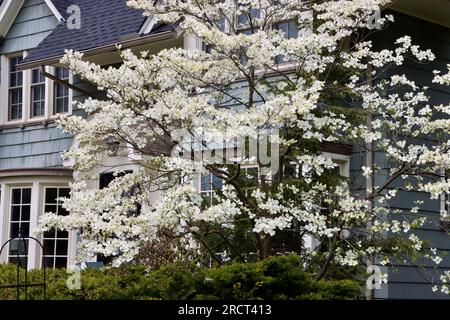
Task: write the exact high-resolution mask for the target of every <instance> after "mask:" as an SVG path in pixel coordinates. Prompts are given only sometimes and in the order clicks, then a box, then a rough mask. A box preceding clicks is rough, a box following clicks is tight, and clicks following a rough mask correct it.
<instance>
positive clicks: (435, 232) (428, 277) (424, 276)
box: [352, 13, 450, 299]
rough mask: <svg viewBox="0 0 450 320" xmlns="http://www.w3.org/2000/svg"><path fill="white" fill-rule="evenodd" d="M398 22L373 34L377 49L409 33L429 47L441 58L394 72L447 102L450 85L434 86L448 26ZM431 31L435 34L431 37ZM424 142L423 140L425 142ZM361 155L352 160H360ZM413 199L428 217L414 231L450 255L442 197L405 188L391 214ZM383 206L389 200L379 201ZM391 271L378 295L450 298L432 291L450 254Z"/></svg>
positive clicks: (449, 44) (449, 50)
mask: <svg viewBox="0 0 450 320" xmlns="http://www.w3.org/2000/svg"><path fill="white" fill-rule="evenodd" d="M394 16H395V18H396V22H395V23H394V24H392V25H391V26H390V27H389V28H388V29H387V31H384V32H382V33H380V34H379V36H375V40H374V43H375V46H374V47H375V48H376V49H378V50H380V49H383V48H386V47H387V46H389V44H391V43H393V42H394V41H395V39H397V38H399V37H401V36H404V35H410V36H411V37H412V41H413V44H418V45H420V47H421V48H422V49H431V50H432V51H433V52H434V53H435V55H436V57H437V59H436V60H435V61H434V62H433V63H431V64H429V65H426V64H417V63H413V62H410V61H408V62H407V63H406V65H405V66H402V67H401V68H397V69H396V70H395V73H397V74H405V75H406V76H407V77H410V78H411V79H412V80H414V81H415V82H416V83H417V84H418V85H427V86H429V87H430V90H429V91H428V94H429V95H430V96H431V100H432V103H435V104H436V103H437V104H448V103H449V102H450V91H449V90H448V88H445V87H443V86H439V85H430V84H431V80H432V78H433V74H432V71H433V70H441V71H444V70H445V67H446V65H447V64H448V63H450V30H449V29H448V28H444V27H441V26H438V25H434V24H431V23H428V22H425V21H422V20H419V19H416V18H412V17H409V16H406V15H402V14H397V13H395V14H394ZM430 35H432V36H430ZM424 143H425V142H424ZM357 156H358V155H357V154H355V155H354V156H353V157H352V159H355V162H356V160H357ZM375 159H376V163H377V164H378V165H380V167H381V168H383V169H384V170H382V171H381V172H380V173H379V174H378V176H377V177H375V185H376V186H380V185H381V184H382V183H383V182H384V181H385V180H386V176H387V173H388V172H387V168H388V164H387V162H386V159H385V158H384V155H383V154H382V153H377V154H376V155H375ZM358 165H360V164H354V165H352V168H353V172H355V173H358ZM363 165H364V164H363ZM404 183H405V181H404V180H403V179H397V180H396V181H394V183H393V184H392V185H391V187H395V188H397V187H400V188H402V187H403V186H404ZM415 201H423V204H422V205H420V206H419V207H420V211H419V213H418V215H420V216H426V217H427V218H429V220H430V221H429V222H427V223H426V224H425V225H424V226H423V227H422V228H421V229H419V230H415V231H414V233H415V234H416V235H417V236H419V237H420V238H423V239H425V240H427V241H429V242H430V244H431V246H432V247H435V248H437V249H438V250H439V252H440V253H441V255H446V254H448V253H450V235H449V234H448V233H447V232H446V231H444V230H442V229H441V228H440V224H439V222H440V213H439V212H440V209H441V204H440V200H436V199H434V200H433V199H430V196H429V194H426V193H423V192H419V191H414V190H413V191H406V190H404V189H403V188H402V190H400V191H399V192H398V194H397V197H396V198H394V199H392V200H391V201H390V202H389V203H388V204H387V206H388V207H389V208H390V209H394V210H395V209H399V210H400V211H401V213H402V214H400V215H397V216H395V217H394V216H392V217H391V219H398V220H401V219H402V216H408V215H409V214H410V213H409V211H410V210H411V208H412V207H414V206H415V204H414V202H415ZM378 205H385V204H378ZM384 269H385V270H387V271H388V272H389V279H390V280H389V283H388V284H386V285H383V288H382V290H375V296H376V297H377V298H389V299H448V298H450V296H448V295H443V294H441V293H439V292H436V293H434V292H433V291H432V290H431V289H432V285H431V284H430V281H435V282H439V279H438V274H439V273H441V272H442V271H444V270H448V269H450V257H449V256H448V255H447V256H444V261H443V262H442V263H441V264H440V265H439V266H437V267H436V265H435V264H433V263H432V262H430V261H429V260H427V261H424V260H423V259H422V260H418V261H416V262H414V263H411V262H408V261H394V262H393V265H391V266H388V267H387V268H384Z"/></svg>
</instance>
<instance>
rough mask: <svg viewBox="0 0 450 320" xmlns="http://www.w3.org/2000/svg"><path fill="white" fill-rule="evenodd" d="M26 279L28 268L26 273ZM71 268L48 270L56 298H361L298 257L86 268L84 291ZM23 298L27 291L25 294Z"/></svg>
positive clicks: (1, 268)
mask: <svg viewBox="0 0 450 320" xmlns="http://www.w3.org/2000/svg"><path fill="white" fill-rule="evenodd" d="M15 271H16V268H15V266H13V265H0V285H5V284H14V283H15V281H16V272H15ZM21 275H22V281H23V270H21ZM41 277H42V270H32V271H30V273H29V279H30V283H38V282H39V281H41ZM68 277H69V275H68V273H67V272H66V270H62V269H60V270H53V269H52V270H47V284H48V288H47V298H48V299H50V300H68V299H71V300H99V299H100V300H116V299H122V300H123V299H126V300H144V299H163V300H186V299H197V300H201V299H237V300H239V299H246V300H247V299H249V300H253V299H268V300H274V299H327V300H328V299H357V298H360V297H361V296H360V294H361V287H360V283H358V282H357V281H355V280H320V281H315V279H314V278H313V276H312V275H311V274H308V273H305V272H303V271H302V269H301V261H300V257H298V256H296V255H289V256H280V257H271V258H269V259H267V260H265V261H260V262H257V263H234V264H231V265H228V266H224V267H222V268H212V269H208V268H199V267H195V266H192V265H191V266H189V265H180V264H171V265H166V266H163V267H161V269H159V270H156V271H153V272H147V271H146V268H145V266H136V265H128V266H123V267H120V268H108V269H85V270H82V272H81V289H80V290H70V289H68V288H67V285H66V281H67V279H68ZM15 298H16V291H15V290H14V289H8V290H0V300H7V299H15ZM21 298H22V299H23V298H24V296H23V292H22V295H21ZM28 298H29V299H30V300H34V299H42V289H40V288H30V289H29V293H28Z"/></svg>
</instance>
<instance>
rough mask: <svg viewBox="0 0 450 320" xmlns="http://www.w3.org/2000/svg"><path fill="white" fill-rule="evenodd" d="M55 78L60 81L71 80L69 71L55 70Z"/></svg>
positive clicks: (64, 69) (63, 69)
mask: <svg viewBox="0 0 450 320" xmlns="http://www.w3.org/2000/svg"><path fill="white" fill-rule="evenodd" d="M55 76H56V77H58V78H59V79H63V80H64V79H69V69H66V68H55Z"/></svg>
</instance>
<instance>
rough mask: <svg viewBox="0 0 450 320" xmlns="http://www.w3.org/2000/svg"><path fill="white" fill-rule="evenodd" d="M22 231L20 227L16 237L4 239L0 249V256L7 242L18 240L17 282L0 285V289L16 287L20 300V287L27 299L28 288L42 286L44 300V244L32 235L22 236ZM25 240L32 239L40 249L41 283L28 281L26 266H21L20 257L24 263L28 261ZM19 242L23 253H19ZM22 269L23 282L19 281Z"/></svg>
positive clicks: (17, 297)
mask: <svg viewBox="0 0 450 320" xmlns="http://www.w3.org/2000/svg"><path fill="white" fill-rule="evenodd" d="M23 234H24V232H23V230H22V228H20V230H19V236H18V237H16V238H11V239H9V240H8V241H6V242H5V243H4V244H3V245H2V247H1V249H0V256H1V255H2V253H3V250H4V249H5V248H6V247H7V245H8V244H11V243H13V242H14V241H16V240H17V241H18V243H17V255H16V257H17V262H16V266H17V283H16V284H10V285H0V290H1V289H16V295H17V296H16V299H17V300H20V292H21V289H24V293H25V295H24V297H25V300H27V299H28V288H33V287H42V289H43V298H44V300H45V299H46V289H47V282H46V268H45V259H44V258H45V253H44V246H43V245H42V243H41V242H40V241H39V240H38V239H36V238H33V237H30V236H24V235H23ZM27 240H32V241H35V242H36V243H37V244H39V247H40V249H41V250H42V257H43V258H42V261H44V263H43V266H42V283H28V267H27V266H26V265H25V266H22V259H24V260H25V263H27V262H28V246H27ZM21 244H23V251H24V254H21V249H22V247H21ZM21 267H22V268H23V269H24V276H25V277H24V281H23V283H21V281H20V268H21Z"/></svg>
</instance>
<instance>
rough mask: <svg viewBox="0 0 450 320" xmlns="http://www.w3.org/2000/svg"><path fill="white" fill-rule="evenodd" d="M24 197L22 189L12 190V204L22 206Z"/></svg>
mask: <svg viewBox="0 0 450 320" xmlns="http://www.w3.org/2000/svg"><path fill="white" fill-rule="evenodd" d="M21 195H22V189H13V190H12V204H20V198H21Z"/></svg>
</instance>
